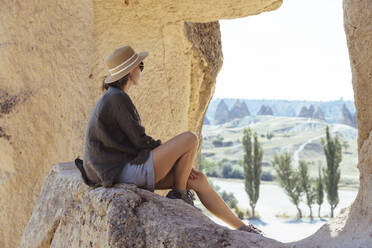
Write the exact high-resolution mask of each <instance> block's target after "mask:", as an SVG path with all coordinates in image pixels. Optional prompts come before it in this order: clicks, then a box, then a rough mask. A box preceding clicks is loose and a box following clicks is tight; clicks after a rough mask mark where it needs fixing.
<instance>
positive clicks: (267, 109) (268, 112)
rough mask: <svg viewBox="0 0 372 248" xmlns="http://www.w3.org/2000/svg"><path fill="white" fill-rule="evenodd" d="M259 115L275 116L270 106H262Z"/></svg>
mask: <svg viewBox="0 0 372 248" xmlns="http://www.w3.org/2000/svg"><path fill="white" fill-rule="evenodd" d="M257 115H274V114H273V111H272V109H271V108H270V106H266V105H262V106H261V108H260V110H259V111H258V112H257Z"/></svg>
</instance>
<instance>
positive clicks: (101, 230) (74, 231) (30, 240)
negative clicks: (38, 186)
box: [20, 162, 285, 248]
mask: <svg viewBox="0 0 372 248" xmlns="http://www.w3.org/2000/svg"><path fill="white" fill-rule="evenodd" d="M20 247H39V248H43V247H130V248H134V247H154V248H157V247H213V248H215V247H237V248H238V247H242V248H243V247H252V248H255V247H265V248H269V247H272V248H274V247H278V248H279V247H285V246H284V245H283V244H281V243H280V242H277V241H274V240H272V239H268V238H266V237H263V236H260V235H256V234H252V233H248V232H244V231H238V230H231V229H229V228H227V227H223V226H220V225H218V224H216V223H214V222H213V221H212V220H210V219H209V218H208V217H207V216H205V215H204V214H202V213H201V212H200V211H198V210H196V209H195V208H193V207H192V206H190V205H188V204H187V203H185V202H183V201H182V200H180V199H176V200H175V199H169V198H165V197H163V196H160V195H158V194H155V193H152V192H150V191H147V190H143V189H140V188H137V187H136V186H135V185H131V184H117V185H115V187H113V188H109V189H105V188H103V187H99V188H96V189H89V188H88V187H87V186H86V185H85V184H84V183H83V181H82V179H81V177H80V172H79V171H78V170H77V169H76V168H75V165H74V164H73V163H72V162H71V163H60V164H57V165H56V166H54V168H53V169H52V170H51V171H50V173H49V174H48V176H47V178H46V180H45V181H44V185H43V187H42V190H41V193H40V196H39V199H38V201H37V204H36V206H35V210H34V212H33V213H32V216H31V219H30V221H29V222H28V224H27V226H26V228H25V230H24V233H23V236H22V238H21V244H20Z"/></svg>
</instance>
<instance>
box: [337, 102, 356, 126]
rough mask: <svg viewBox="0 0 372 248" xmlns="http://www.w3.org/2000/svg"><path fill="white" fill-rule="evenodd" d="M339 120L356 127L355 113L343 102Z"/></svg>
mask: <svg viewBox="0 0 372 248" xmlns="http://www.w3.org/2000/svg"><path fill="white" fill-rule="evenodd" d="M339 122H340V123H342V124H345V125H349V126H352V127H357V122H356V115H355V114H351V113H350V111H349V109H348V108H347V107H346V105H345V104H344V105H343V106H342V111H341V118H340V121H339Z"/></svg>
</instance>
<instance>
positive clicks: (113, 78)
mask: <svg viewBox="0 0 372 248" xmlns="http://www.w3.org/2000/svg"><path fill="white" fill-rule="evenodd" d="M148 55H149V53H148V52H140V53H138V57H139V59H138V60H137V61H136V63H134V64H133V65H132V66H131V67H130V68H128V69H126V70H124V71H122V72H120V73H118V74H116V75H114V76H112V75H111V74H109V75H108V76H107V77H106V78H105V81H104V82H105V84H109V83H112V82H115V81H117V80H119V79H121V78H122V77H124V76H125V75H127V74H128V73H130V72H131V71H132V70H133V69H134V68H136V67H137V66H138V65H139V64H140V63H141V61H142V60H144V59H145V58H146V57H147V56H148Z"/></svg>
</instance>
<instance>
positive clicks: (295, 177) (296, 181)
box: [272, 152, 303, 219]
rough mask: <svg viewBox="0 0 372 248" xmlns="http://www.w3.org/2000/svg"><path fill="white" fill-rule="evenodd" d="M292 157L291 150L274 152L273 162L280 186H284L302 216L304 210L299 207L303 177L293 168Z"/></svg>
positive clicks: (300, 216)
mask: <svg viewBox="0 0 372 248" xmlns="http://www.w3.org/2000/svg"><path fill="white" fill-rule="evenodd" d="M291 162H292V157H291V154H290V153H289V152H284V153H283V154H281V155H277V154H274V160H273V161H272V164H273V165H274V169H275V171H276V173H277V175H278V177H277V178H278V180H279V183H280V186H281V187H282V188H284V190H285V192H286V193H287V195H288V196H289V198H290V200H291V201H292V203H293V204H294V205H295V206H296V208H297V211H298V216H299V218H300V219H301V218H302V211H301V209H300V207H299V204H300V200H301V196H302V194H303V190H302V187H301V183H300V181H301V178H300V175H299V173H298V172H297V171H296V170H294V169H293V168H292V165H291Z"/></svg>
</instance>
